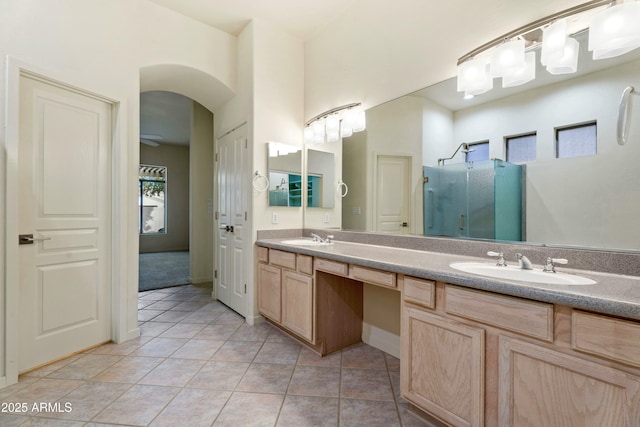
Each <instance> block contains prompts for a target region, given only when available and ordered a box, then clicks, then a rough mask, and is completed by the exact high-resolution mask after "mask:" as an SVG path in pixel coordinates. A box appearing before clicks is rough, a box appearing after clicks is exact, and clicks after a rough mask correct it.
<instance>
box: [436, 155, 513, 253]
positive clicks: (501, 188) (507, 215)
mask: <svg viewBox="0 0 640 427" xmlns="http://www.w3.org/2000/svg"><path fill="white" fill-rule="evenodd" d="M522 175H523V168H522V166H519V165H515V164H512V163H508V162H505V161H502V160H483V161H477V162H469V163H456V164H451V165H445V166H439V167H429V166H423V176H424V187H423V191H424V216H423V217H424V230H425V233H424V234H425V235H427V236H449V237H472V238H479V239H496V240H512V241H521V240H523V239H524V236H523V235H522V234H523V233H522V230H524V229H525V228H524V227H523V224H524V218H523V212H524V210H523V207H522V200H524V198H523V197H522V192H523V190H522V182H524V181H523V179H522Z"/></svg>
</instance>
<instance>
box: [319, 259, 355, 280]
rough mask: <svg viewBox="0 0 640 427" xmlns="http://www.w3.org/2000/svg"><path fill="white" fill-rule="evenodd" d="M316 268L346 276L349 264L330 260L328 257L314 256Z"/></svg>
mask: <svg viewBox="0 0 640 427" xmlns="http://www.w3.org/2000/svg"><path fill="white" fill-rule="evenodd" d="M315 263H316V270H322V271H326V272H327V273H334V274H338V275H340V276H347V275H348V273H349V266H348V265H347V264H345V263H344V262H339V261H330V260H328V259H323V258H316V259H315Z"/></svg>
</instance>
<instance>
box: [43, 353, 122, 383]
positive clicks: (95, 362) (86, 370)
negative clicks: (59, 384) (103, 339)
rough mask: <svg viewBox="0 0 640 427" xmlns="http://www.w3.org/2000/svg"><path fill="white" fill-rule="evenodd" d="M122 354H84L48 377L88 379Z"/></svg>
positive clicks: (107, 366)
mask: <svg viewBox="0 0 640 427" xmlns="http://www.w3.org/2000/svg"><path fill="white" fill-rule="evenodd" d="M122 357H123V356H118V355H110V354H85V355H83V356H82V357H80V358H78V359H77V360H75V361H73V362H71V363H69V364H68V365H66V366H64V367H62V368H60V369H58V370H57V371H54V372H52V373H51V374H49V375H48V378H65V379H69V380H88V379H90V378H93V377H94V376H96V375H98V374H99V373H100V372H102V371H104V370H105V369H107V368H109V367H110V366H112V365H113V364H115V363H116V362H118V361H119V360H120V359H122Z"/></svg>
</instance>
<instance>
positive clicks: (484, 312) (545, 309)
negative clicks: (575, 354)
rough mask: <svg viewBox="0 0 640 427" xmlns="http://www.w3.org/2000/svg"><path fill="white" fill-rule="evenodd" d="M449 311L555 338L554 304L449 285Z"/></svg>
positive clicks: (446, 308)
mask: <svg viewBox="0 0 640 427" xmlns="http://www.w3.org/2000/svg"><path fill="white" fill-rule="evenodd" d="M445 311H446V312H447V313H449V314H454V315H456V316H460V317H464V318H466V319H470V320H475V321H478V322H482V323H486V324H488V325H492V326H496V327H498V328H501V329H505V330H508V331H513V332H517V333H520V334H524V335H528V336H531V337H533V338H539V339H541V340H544V341H549V342H553V305H552V304H546V303H542V302H536V301H529V300H525V299H521V298H515V297H508V296H504V295H497V294H492V293H489V292H482V291H475V290H469V289H463V288H459V287H455V286H451V285H447V286H446V288H445Z"/></svg>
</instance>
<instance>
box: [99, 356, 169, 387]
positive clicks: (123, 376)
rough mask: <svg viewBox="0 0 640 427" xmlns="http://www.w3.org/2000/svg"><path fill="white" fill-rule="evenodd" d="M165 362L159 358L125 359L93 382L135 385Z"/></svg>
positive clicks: (135, 357) (103, 372) (136, 357)
mask: <svg viewBox="0 0 640 427" xmlns="http://www.w3.org/2000/svg"><path fill="white" fill-rule="evenodd" d="M163 360H164V359H163V358H158V357H138V356H131V357H125V358H124V359H122V360H120V361H119V362H118V363H116V364H115V365H113V366H111V367H109V368H107V369H105V370H104V371H102V372H101V373H100V374H98V375H96V376H95V377H93V381H102V382H113V383H129V384H135V383H136V382H138V381H139V380H140V379H141V378H142V377H144V376H145V375H147V374H148V373H149V372H150V371H151V370H153V369H154V368H155V367H156V366H158V365H159V364H160V363H162V361H163Z"/></svg>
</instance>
